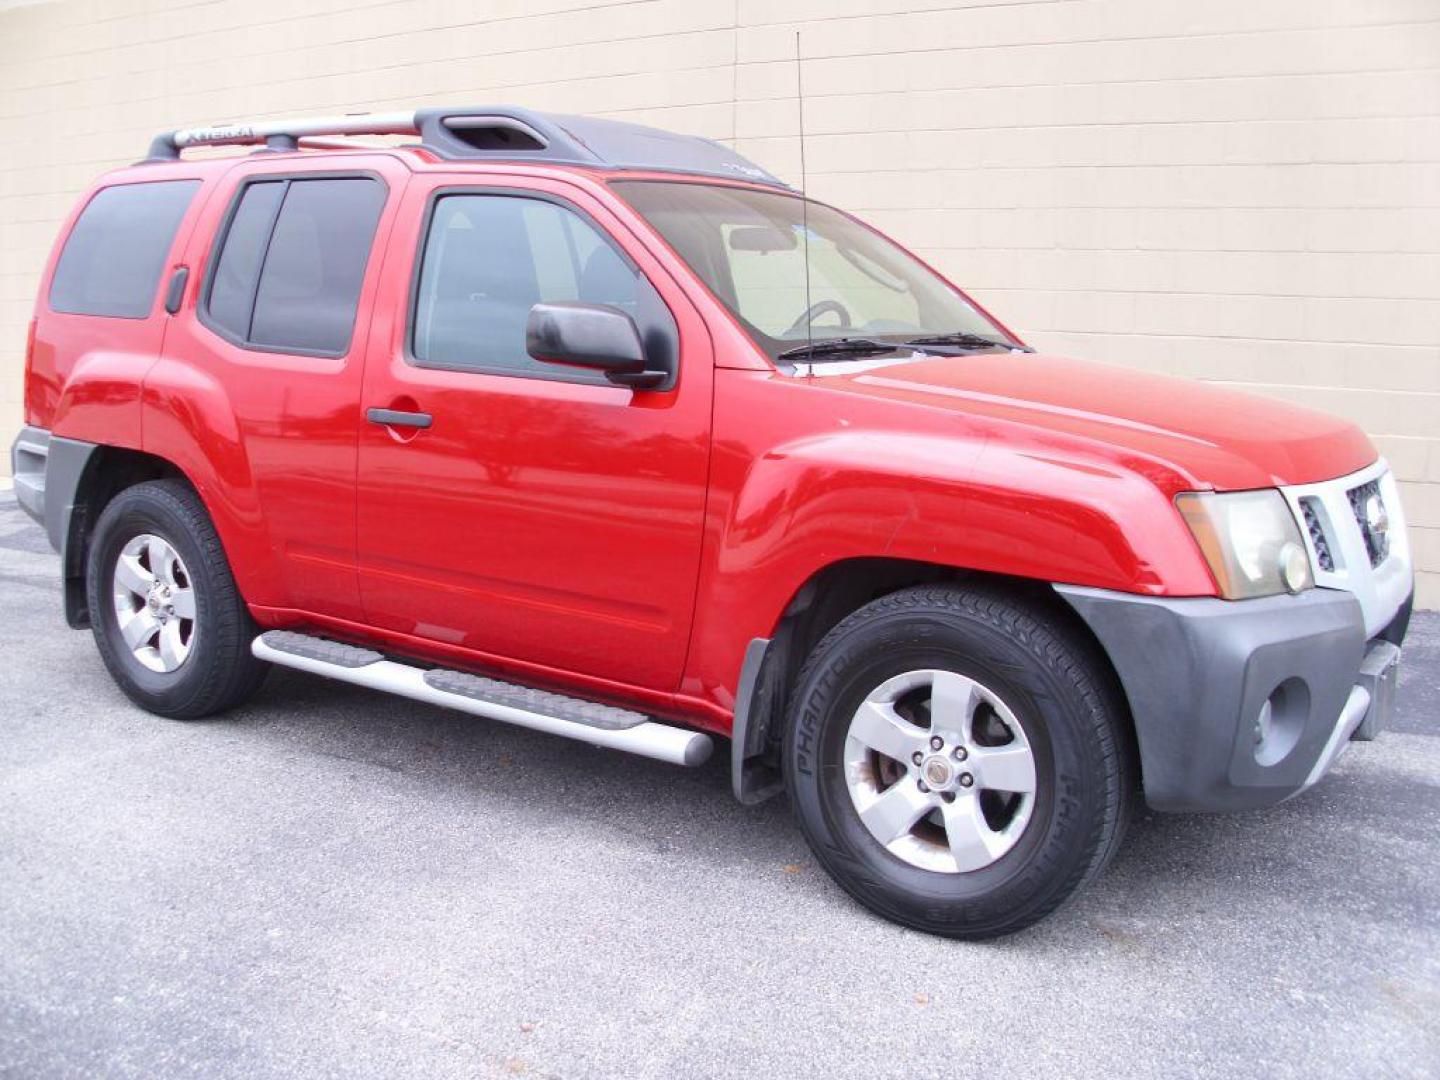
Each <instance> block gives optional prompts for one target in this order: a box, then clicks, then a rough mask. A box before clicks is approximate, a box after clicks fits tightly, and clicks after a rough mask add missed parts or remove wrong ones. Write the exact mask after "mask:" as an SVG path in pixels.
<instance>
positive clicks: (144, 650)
mask: <svg viewBox="0 0 1440 1080" xmlns="http://www.w3.org/2000/svg"><path fill="white" fill-rule="evenodd" d="M86 593H87V602H88V605H89V608H90V623H91V626H92V628H93V630H94V634H95V642H96V644H97V645H98V646H99V648H100V656H101V658H102V659H103V660H104V661H105V666H106V667H107V668H108V669H109V670H110V674H111V676H112V677H113V678H114V679H115V682H116V683H117V684H118V685H119V686H120V689H121V690H123V691H124V692H125V694H126V695H127V696H128V697H129V698H130V699H131V700H132V701H134V702H135V703H136V704H137V705H140V706H141V707H143V708H145V709H148V710H149V711H150V712H153V713H158V714H160V715H161V716H169V717H173V718H175V719H182V720H190V719H195V718H197V717H201V716H208V715H210V714H211V713H216V712H220V711H222V710H224V709H228V708H230V707H232V706H234V705H238V704H239V703H240V702H242V701H244V700H245V699H246V698H247V697H249V696H250V695H251V694H252V693H254V691H255V690H256V689H257V688H258V687H259V685H260V683H261V681H262V680H263V679H264V677H265V672H266V670H267V668H268V665H266V664H264V663H263V662H261V661H259V660H257V659H255V657H254V656H253V655H251V653H250V643H251V642H252V641H253V640H254V638H255V635H256V633H258V630H257V629H256V627H255V624H254V622H253V620H252V619H251V618H250V613H249V611H248V610H247V609H246V607H245V601H244V600H243V599H242V598H241V596H240V592H239V590H238V589H237V588H236V587H235V579H234V577H233V576H232V575H231V573H230V566H229V563H228V562H227V561H226V559H225V552H224V550H223V549H222V548H221V546H220V538H219V536H218V535H217V534H216V532H215V526H214V525H212V524H211V522H210V518H209V515H208V514H206V512H205V506H204V504H203V503H201V501H200V499H199V497H198V496H196V494H195V493H194V491H192V490H191V489H190V487H189V486H188V485H186V484H184V483H181V482H180V481H177V480H154V481H149V482H146V483H143V484H137V485H135V486H134V487H131V488H126V489H125V490H124V491H122V492H121V493H120V494H118V495H116V496H115V498H114V499H112V500H111V501H110V503H109V504H108V505H107V506H106V507H105V510H104V512H103V513H101V515H100V520H99V521H98V522H96V524H95V535H94V537H93V539H92V541H91V544H90V558H89V565H88V566H87V570H86Z"/></svg>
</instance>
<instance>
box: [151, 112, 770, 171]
mask: <svg viewBox="0 0 1440 1080" xmlns="http://www.w3.org/2000/svg"><path fill="white" fill-rule="evenodd" d="M337 135H418V136H419V137H420V145H421V146H423V147H424V148H425V149H427V150H429V151H431V152H432V153H434V154H436V155H437V156H439V157H441V158H445V159H447V160H455V161H462V160H464V161H521V162H543V163H547V164H552V165H586V166H590V167H591V168H601V169H645V170H653V171H657V172H678V173H693V174H698V175H701V176H724V177H729V178H731V179H742V180H750V181H753V182H756V183H761V184H771V185H773V186H776V187H787V188H788V187H789V185H788V184H786V183H785V182H784V181H782V180H780V179H779V178H778V177H776V176H774V175H772V174H771V173H769V172H768V171H766V170H765V169H762V168H761V167H760V166H758V165H756V164H755V163H754V162H752V161H749V160H747V159H746V158H743V157H741V156H740V155H739V154H737V153H735V151H733V150H731V149H730V148H729V147H728V146H725V145H724V144H722V143H718V142H715V141H714V140H712V139H702V138H699V137H698V136H694V135H677V134H675V133H674V132H669V131H661V130H660V129H659V128H652V127H644V126H642V125H640V124H629V123H624V122H622V121H619V120H599V119H595V118H593V117H588V116H558V115H555V114H553V113H540V112H535V111H533V110H531V109H523V108H515V107H511V106H483V107H477V108H449V109H446V108H429V109H416V110H415V111H413V112H390V113H350V114H347V115H344V116H308V117H296V118H293V119H289V120H262V121H256V122H254V123H242V124H217V125H215V126H213V127H200V128H179V129H177V130H175V131H166V132H162V133H161V134H159V135H157V136H156V137H155V139H154V141H153V142H151V144H150V152H149V154H148V155H147V156H146V158H145V161H146V162H147V163H149V162H162V161H175V160H177V159H178V158H179V157H180V152H181V151H182V150H184V149H186V148H188V147H192V146H256V145H263V146H265V147H266V148H267V149H270V150H275V151H286V150H297V149H299V148H300V146H301V140H314V141H313V142H311V143H310V145H312V146H316V147H325V148H332V149H333V148H335V146H336V143H335V141H334V140H333V139H327V138H325V137H326V136H337Z"/></svg>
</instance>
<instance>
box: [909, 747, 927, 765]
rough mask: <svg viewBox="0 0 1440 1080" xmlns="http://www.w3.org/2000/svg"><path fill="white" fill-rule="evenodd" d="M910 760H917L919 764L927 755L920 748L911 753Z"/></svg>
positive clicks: (916, 762)
mask: <svg viewBox="0 0 1440 1080" xmlns="http://www.w3.org/2000/svg"><path fill="white" fill-rule="evenodd" d="M910 760H911V761H913V762H915V764H916V765H919V764H920V763H921V762H922V761H924V760H925V755H924V754H922V753H921V752H920V751H919V750H916V751H915V753H913V754H911V755H910Z"/></svg>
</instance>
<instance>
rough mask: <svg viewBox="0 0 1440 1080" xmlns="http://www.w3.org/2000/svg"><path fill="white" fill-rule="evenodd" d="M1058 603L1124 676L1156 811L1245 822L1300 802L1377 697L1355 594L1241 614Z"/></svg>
mask: <svg viewBox="0 0 1440 1080" xmlns="http://www.w3.org/2000/svg"><path fill="white" fill-rule="evenodd" d="M1056 591H1057V592H1059V593H1060V595H1061V596H1063V597H1064V598H1065V600H1066V601H1068V602H1069V603H1070V605H1071V606H1072V607H1073V608H1074V609H1075V610H1076V611H1077V612H1078V613H1079V614H1080V617H1081V618H1083V619H1084V620H1085V622H1086V623H1087V624H1089V626H1090V628H1091V630H1092V631H1094V633H1095V636H1096V637H1097V638H1098V639H1099V640H1100V643H1101V645H1102V646H1103V647H1104V648H1105V650H1106V652H1107V653H1108V654H1109V656H1110V660H1111V662H1112V663H1113V664H1114V666H1115V670H1116V672H1117V674H1118V675H1119V676H1120V682H1121V684H1122V685H1123V687H1124V690H1125V694H1126V697H1127V698H1128V699H1129V703H1130V711H1131V713H1132V715H1133V717H1134V720H1135V730H1136V736H1137V738H1138V741H1139V744H1140V763H1141V773H1142V777H1143V781H1144V786H1145V798H1146V801H1147V802H1148V803H1149V804H1150V805H1151V806H1152V807H1154V808H1155V809H1157V810H1240V809H1246V808H1251V807H1260V806H1269V805H1272V804H1274V803H1277V802H1280V801H1281V800H1282V799H1286V798H1288V797H1289V796H1291V795H1294V794H1295V793H1297V792H1299V791H1301V790H1303V789H1304V788H1305V787H1307V786H1308V785H1309V784H1311V783H1313V782H1314V781H1315V780H1316V779H1318V777H1319V774H1320V773H1323V771H1324V770H1325V769H1326V768H1328V766H1329V764H1330V762H1331V761H1332V760H1333V758H1334V756H1335V754H1336V753H1337V752H1338V749H1339V745H1337V743H1338V740H1341V739H1345V738H1349V736H1350V732H1351V731H1352V730H1354V728H1355V726H1356V725H1357V724H1358V723H1359V721H1360V720H1362V719H1364V714H1365V713H1366V712H1368V711H1369V703H1370V701H1371V699H1372V697H1374V696H1375V695H1373V694H1371V693H1370V692H1369V691H1366V690H1365V687H1364V682H1365V678H1366V676H1364V675H1362V672H1361V667H1362V663H1364V662H1365V660H1366V655H1367V652H1369V651H1370V650H1371V643H1369V642H1367V640H1366V635H1365V624H1364V619H1363V617H1362V615H1361V610H1360V604H1359V603H1358V601H1356V599H1355V598H1354V597H1353V596H1351V595H1350V594H1349V593H1346V592H1339V591H1335V590H1330V589H1311V590H1309V591H1308V592H1305V593H1302V594H1301V595H1299V596H1275V597H1268V598H1264V599H1258V600H1245V601H1240V602H1231V601H1226V600H1217V599H1206V598H1191V599H1165V598H1160V597H1142V596H1134V595H1130V594H1126V593H1115V592H1106V591H1104V590H1100V589H1084V588H1076V587H1071V586H1056ZM1401 633H1402V634H1403V629H1402V630H1401ZM1388 636H1389V635H1382V637H1388ZM1398 644H1399V642H1398V641H1395V642H1393V644H1391V643H1381V644H1380V645H1379V647H1381V648H1385V649H1389V650H1391V651H1392V652H1393V651H1394V646H1396V645H1398ZM1357 686H1359V687H1360V688H1361V690H1362V691H1363V692H1360V693H1357ZM1267 702H1268V703H1269V709H1268V710H1267V709H1266V705H1267ZM1357 710H1358V711H1359V712H1360V714H1361V715H1359V716H1356V715H1355V714H1356V712H1357Z"/></svg>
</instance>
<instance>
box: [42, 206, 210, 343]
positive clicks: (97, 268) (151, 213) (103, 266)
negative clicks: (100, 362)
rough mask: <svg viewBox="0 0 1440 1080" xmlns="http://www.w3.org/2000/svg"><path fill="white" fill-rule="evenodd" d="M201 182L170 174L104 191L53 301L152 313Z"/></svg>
mask: <svg viewBox="0 0 1440 1080" xmlns="http://www.w3.org/2000/svg"><path fill="white" fill-rule="evenodd" d="M199 187H200V181H199V180H163V181H158V182H156V183H150V184H118V185H116V186H115V187H107V188H101V189H100V190H99V191H98V192H96V193H95V196H94V197H93V198H92V199H91V200H90V201H89V202H88V203H87V204H86V206H85V209H84V210H82V211H81V212H80V216H79V218H77V219H76V221H75V227H74V228H73V229H71V230H70V236H69V237H68V238H67V239H66V241H65V247H64V248H63V249H62V250H61V252H60V260H59V262H57V263H56V265H55V276H54V278H53V279H52V280H51V282H50V306H51V308H53V309H54V310H55V311H62V312H65V313H67V314H70V315H104V316H109V317H110V318H117V319H143V318H145V317H146V316H148V315H149V314H150V309H151V307H152V306H153V304H154V303H155V290H156V288H157V287H158V286H159V284H160V274H161V273H162V272H163V271H164V269H165V257H166V256H167V255H168V254H169V253H170V245H171V244H172V243H173V242H174V240H175V230H176V229H178V228H179V227H180V219H181V218H183V217H184V216H185V211H186V209H187V208H188V207H189V206H190V200H191V199H192V198H194V196H195V192H196V191H197V190H198V189H199Z"/></svg>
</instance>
